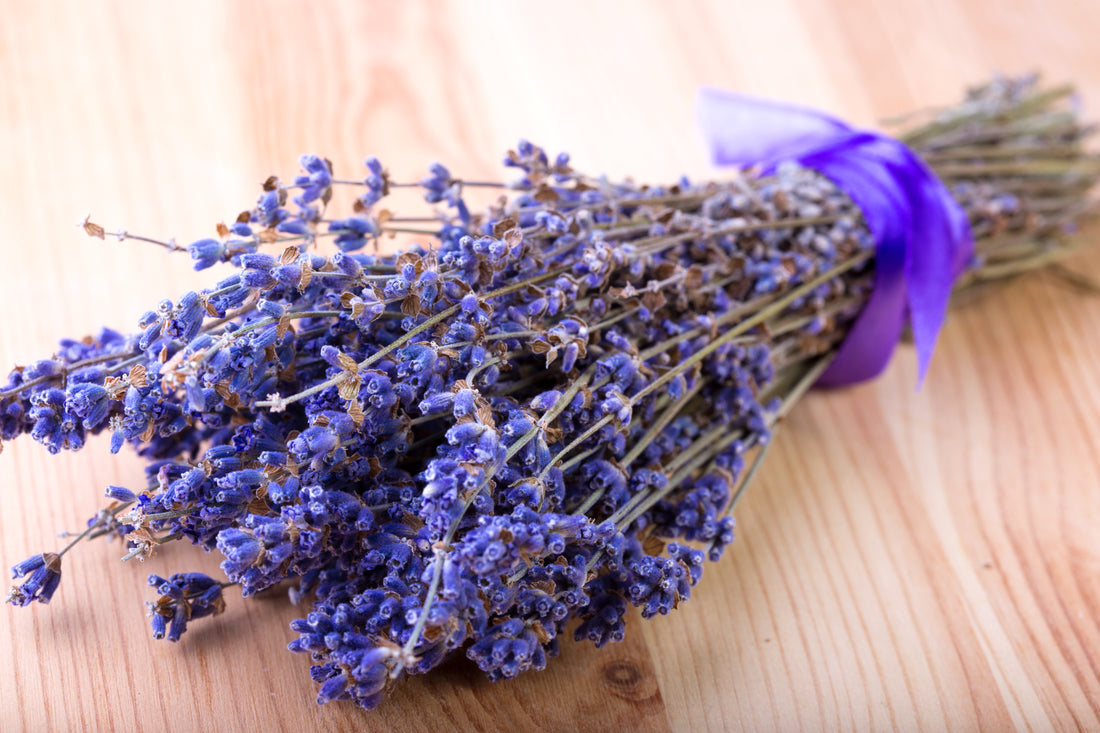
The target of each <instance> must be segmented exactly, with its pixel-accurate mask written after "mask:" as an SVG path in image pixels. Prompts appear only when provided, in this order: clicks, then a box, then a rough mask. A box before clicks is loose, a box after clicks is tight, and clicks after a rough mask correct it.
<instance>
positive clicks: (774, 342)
mask: <svg viewBox="0 0 1100 733" xmlns="http://www.w3.org/2000/svg"><path fill="white" fill-rule="evenodd" d="M1070 95H1071V92H1070V90H1069V89H1065V88H1061V89H1052V90H1043V89H1040V88H1039V86H1038V84H1037V82H1036V80H1035V79H1033V78H1027V79H1018V80H1006V79H999V80H996V81H994V82H992V83H990V84H988V85H986V86H984V87H981V88H979V89H976V90H973V91H971V92H970V93H969V94H968V96H967V98H966V100H965V101H964V102H963V103H961V104H960V105H959V106H957V107H955V108H952V109H948V110H945V111H942V112H940V113H937V114H935V115H934V116H933V117H932V118H931V119H930V120H929V121H926V122H924V123H922V124H919V125H917V126H915V127H913V128H912V129H911V130H910V131H909V132H907V133H904V134H903V135H901V136H900V138H899V139H898V140H893V139H890V138H886V137H885V136H882V135H879V134H877V133H868V132H863V131H857V130H851V129H850V128H848V127H847V126H845V125H843V123H840V122H838V121H836V120H831V119H830V118H827V117H824V116H823V115H820V114H818V113H813V112H809V111H807V110H799V109H796V108H790V107H784V106H780V105H774V104H768V103H763V102H760V101H753V100H747V99H744V98H734V97H730V96H728V95H724V94H721V93H713V92H712V93H709V94H708V96H706V97H704V109H703V111H704V113H705V114H704V117H705V119H706V120H707V121H708V124H709V129H710V131H711V136H712V144H713V147H714V150H715V154H716V158H717V159H718V160H719V162H726V163H735V164H737V165H738V166H739V167H738V169H737V170H735V171H733V172H732V173H731V175H730V177H729V178H728V180H725V181H718V182H708V183H702V184H700V183H693V182H690V181H688V180H681V181H679V182H677V183H675V184H672V185H667V186H649V185H637V184H635V183H633V182H630V181H624V182H613V181H609V180H607V179H605V178H597V177H591V176H587V175H583V174H581V173H579V172H578V171H576V170H574V169H573V167H572V166H571V165H570V161H569V158H568V157H567V156H566V155H564V154H563V155H559V156H557V157H556V158H553V159H551V158H550V157H549V156H548V155H547V154H546V153H545V152H544V151H543V150H542V149H541V148H539V147H537V146H535V145H532V144H530V143H526V142H524V143H521V144H520V145H519V146H518V147H517V148H516V150H514V151H509V152H508V154H507V156H506V158H505V160H504V163H505V165H506V166H508V167H510V168H514V169H516V170H517V171H518V173H519V178H518V180H516V181H514V182H512V183H509V184H502V183H495V182H480V181H468V180H463V179H461V178H457V177H455V176H454V175H452V173H451V172H450V171H449V170H448V169H447V168H445V167H444V166H442V165H439V164H434V165H433V166H431V168H430V173H429V175H428V177H426V178H424V179H423V180H421V181H419V182H416V183H412V182H402V181H401V180H399V179H395V178H394V177H392V176H391V174H390V173H389V172H388V171H387V170H386V169H385V168H384V167H383V166H382V164H381V163H380V162H379V161H378V160H377V159H375V158H373V157H372V158H368V159H367V161H366V169H367V170H366V175H365V176H364V177H363V179H362V180H342V179H338V178H336V177H335V175H334V172H333V170H332V166H331V165H330V164H329V163H328V162H327V161H326V160H325V159H323V158H320V157H317V156H312V155H307V156H303V157H302V159H301V165H302V168H303V171H302V173H301V175H299V176H297V177H296V178H294V179H293V181H282V180H280V179H278V178H275V177H272V178H270V179H268V180H267V181H266V182H265V184H264V186H263V188H264V190H263V193H262V194H261V195H260V197H259V199H258V200H257V203H256V205H255V206H254V207H253V208H251V209H250V210H248V211H245V212H243V213H241V214H240V215H239V216H237V217H236V218H235V220H234V221H233V222H232V223H231V224H228V225H225V224H222V225H219V226H218V231H217V236H216V237H213V238H209V239H202V240H199V241H197V242H193V243H192V244H190V245H189V246H187V247H180V246H177V245H176V244H175V243H174V242H172V241H168V242H157V240H152V239H149V240H148V241H153V242H157V243H159V244H162V245H163V246H165V247H166V248H168V249H172V250H186V251H187V252H189V253H190V256H191V257H192V259H193V260H194V263H195V267H196V268H197V269H205V268H210V267H214V266H215V265H219V266H222V267H223V268H224V267H225V266H224V265H220V263H228V266H229V267H230V268H232V269H231V271H230V272H228V273H227V274H225V276H224V277H223V278H222V279H221V280H220V281H219V282H217V283H216V284H215V285H213V286H212V287H210V288H209V289H206V290H203V291H202V292H189V293H186V294H184V295H183V296H182V297H180V298H178V299H176V300H175V302H173V301H169V300H164V301H161V302H160V303H159V304H158V305H157V306H156V308H155V310H152V311H150V312H149V313H147V314H146V315H145V316H144V317H143V318H142V319H141V321H140V323H139V324H138V326H139V331H138V332H136V333H133V334H130V335H124V334H122V333H120V332H117V331H113V330H110V329H104V330H103V331H102V332H100V333H99V334H98V335H96V336H94V337H87V338H84V339H81V340H66V341H63V342H62V343H61V346H60V349H59V350H58V351H57V353H56V354H54V355H53V356H52V357H50V358H47V359H43V360H40V361H36V362H33V363H30V364H28V365H27V366H25V367H20V368H16V369H15V370H14V371H13V372H12V373H11V374H10V375H9V377H8V380H7V384H6V385H5V386H3V388H2V389H0V440H5V441H7V440H11V439H13V438H15V437H16V436H19V435H22V434H30V435H31V437H32V438H34V439H35V440H36V441H38V442H40V443H43V444H44V445H45V446H46V447H47V449H48V450H50V451H51V452H58V451H60V450H62V449H70V450H77V449H80V448H82V447H83V446H84V444H85V439H86V436H87V435H89V434H95V433H100V432H108V433H109V434H110V436H111V437H110V446H111V450H112V451H119V450H121V449H122V447H123V446H124V445H125V444H130V445H131V446H132V447H133V448H134V449H135V450H136V451H138V453H139V454H140V455H141V456H143V457H144V459H145V460H146V461H147V467H146V472H145V473H146V475H145V477H144V479H143V480H141V481H140V482H138V483H136V484H130V485H129V486H127V487H123V486H110V487H108V488H107V490H106V496H107V499H108V500H109V501H108V502H107V504H106V506H105V507H104V508H103V509H102V510H100V511H99V513H98V514H96V516H94V517H92V518H91V519H90V520H89V521H88V524H87V527H86V529H84V530H83V531H82V532H80V533H78V534H75V536H73V538H72V541H71V542H70V543H69V544H68V545H66V546H65V547H64V548H62V549H61V550H60V551H58V552H48V553H42V554H37V555H33V556H32V557H30V558H29V559H27V560H25V561H23V562H20V563H18V564H16V565H15V566H14V567H13V568H12V571H13V576H14V577H15V578H19V579H21V580H20V582H19V584H18V585H16V586H14V587H13V588H12V589H11V591H10V592H9V594H8V596H7V599H8V601H9V602H10V603H12V604H14V605H26V604H29V603H30V602H32V601H38V602H40V603H48V602H49V601H50V599H51V598H52V597H53V595H54V594H55V592H56V591H57V589H58V585H59V582H60V579H61V568H62V558H63V556H64V555H65V554H66V553H67V552H68V551H70V550H71V549H72V548H73V547H75V546H76V545H78V544H79V543H80V542H82V541H84V540H87V539H91V538H94V537H102V536H107V537H113V536H118V537H120V538H122V539H123V541H124V542H125V544H126V549H127V551H126V554H125V557H124V558H123V559H131V558H139V559H143V558H145V557H148V556H149V555H151V554H152V553H154V552H155V551H156V549H157V548H158V547H159V546H160V545H163V544H165V543H168V542H173V541H177V540H187V541H189V542H191V543H192V544H196V545H199V546H201V547H203V548H204V549H205V550H216V551H218V552H220V553H221V555H222V556H223V558H224V560H223V562H222V564H221V567H222V569H223V571H224V573H225V579H216V578H211V577H208V576H206V575H203V574H198V573H178V574H175V575H172V576H171V577H168V578H162V577H159V576H155V575H153V576H150V577H149V584H150V585H151V586H152V587H153V589H154V592H155V593H156V600H155V601H153V602H151V603H150V604H149V615H150V618H151V622H152V630H153V635H154V636H156V637H157V638H164V637H166V638H168V639H169V640H171V641H178V640H179V639H180V638H181V636H182V634H183V633H184V631H185V630H186V628H187V627H188V624H189V623H190V622H191V621H194V620H196V619H199V618H201V617H203V616H209V615H215V614H218V613H220V612H221V611H222V610H223V609H224V607H225V602H226V601H225V595H226V589H228V588H231V587H234V586H236V587H238V588H239V590H240V593H241V595H242V596H244V597H248V596H251V595H253V594H255V593H259V592H262V591H265V590H268V589H271V588H275V587H279V588H283V589H285V590H286V591H287V592H288V593H289V595H290V598H291V600H292V601H293V602H295V603H301V604H308V606H309V610H308V613H306V615H305V616H304V617H303V618H301V619H299V620H297V621H295V622H294V623H293V625H292V628H293V629H294V631H296V632H297V633H298V634H299V636H298V638H297V639H295V640H294V641H293V642H291V644H290V649H291V650H292V651H296V652H303V653H308V654H310V655H311V658H312V660H313V666H312V667H311V675H312V677H313V679H314V681H315V682H316V683H318V684H319V686H320V690H319V694H318V701H319V702H327V701H330V700H337V699H349V698H350V699H352V700H354V701H355V702H356V703H357V704H359V705H361V706H362V707H365V708H371V707H374V706H375V705H377V704H378V703H379V702H380V701H381V700H382V699H383V697H384V695H385V694H386V692H387V691H388V690H389V689H390V688H391V686H392V685H393V684H395V683H396V682H397V680H399V679H400V678H401V677H402V676H403V675H406V674H420V673H424V672H427V671H429V670H430V669H432V668H433V667H435V666H437V665H439V664H440V663H441V662H442V661H443V660H444V659H446V658H447V657H448V656H449V655H451V654H455V653H464V654H465V655H466V656H467V657H469V658H470V659H472V660H473V661H474V662H476V663H477V665H478V666H479V667H480V668H481V669H482V670H484V671H485V673H486V674H487V675H488V676H489V677H490V678H491V679H494V680H497V679H502V678H510V677H514V676H516V675H518V674H520V673H521V672H524V671H527V670H530V669H541V668H543V667H544V666H545V664H546V660H547V657H548V656H553V655H554V654H555V652H556V651H557V647H558V639H559V637H560V636H561V635H562V634H563V633H566V631H567V628H568V629H569V630H571V631H572V634H573V636H574V637H575V638H577V639H587V640H589V641H592V642H593V643H594V644H596V646H602V645H604V644H606V643H608V642H609V641H618V640H621V639H622V638H623V635H624V633H625V624H624V618H625V616H626V614H627V610H628V608H629V607H630V606H636V607H638V608H640V609H641V614H642V616H643V617H650V616H653V615H655V614H665V613H668V612H669V611H671V610H672V609H673V608H675V607H676V606H677V605H679V603H681V602H682V601H685V600H687V599H688V597H689V595H690V593H691V589H692V587H693V586H694V585H695V584H696V583H698V582H699V580H700V578H701V576H702V573H703V569H704V566H705V563H706V562H708V561H709V562H713V561H717V560H718V559H719V558H720V557H721V555H722V553H723V551H724V549H725V548H726V547H727V546H728V545H729V544H730V543H731V542H732V540H733V530H734V522H733V518H732V516H731V512H732V510H733V509H734V507H735V506H736V503H737V500H738V498H739V497H740V496H741V495H742V493H743V492H744V490H745V488H746V486H747V485H748V484H749V482H750V481H751V479H752V477H753V475H754V474H755V472H756V471H757V470H758V468H759V466H760V465H761V461H762V459H763V458H764V455H765V453H766V451H767V447H768V445H769V443H770V440H771V439H772V436H773V433H774V431H775V428H776V426H777V424H778V422H779V421H780V420H781V419H782V417H783V416H784V415H785V414H787V412H788V411H789V410H790V409H791V408H792V406H793V405H794V404H795V403H796V402H797V400H798V399H799V398H800V397H801V396H802V395H803V394H804V393H805V392H806V390H807V389H808V388H810V387H811V386H813V385H815V384H831V385H837V384H845V383H850V382H853V381H858V380H861V379H866V378H870V377H872V376H874V375H875V374H876V373H877V372H878V371H879V370H881V369H882V368H883V366H884V365H885V363H886V361H887V360H888V359H889V357H890V353H891V351H892V350H893V347H894V344H895V343H896V341H897V340H898V337H899V335H900V332H901V330H902V328H903V326H904V325H905V323H906V322H908V323H909V325H910V328H911V330H912V335H913V338H914V340H915V342H916V344H917V349H918V358H919V359H920V362H921V365H922V371H923V368H924V367H925V366H926V365H927V361H928V359H929V358H930V356H931V350H932V345H933V343H934V340H935V335H936V331H937V329H938V327H939V325H940V322H941V321H942V318H943V314H944V309H945V308H946V304H947V297H948V295H949V294H950V292H951V291H952V289H954V291H955V292H958V291H972V290H974V289H975V288H976V287H977V286H979V285H980V284H982V283H984V282H987V281H990V280H995V279H998V278H1003V277H1007V276H1012V275H1015V274H1018V273H1021V272H1024V271H1027V270H1030V269H1033V268H1037V267H1039V266H1042V265H1045V264H1047V263H1049V262H1051V261H1052V260H1054V259H1055V258H1057V257H1059V256H1061V255H1062V254H1064V253H1065V252H1067V251H1068V250H1069V249H1070V248H1071V247H1072V246H1073V245H1074V242H1073V241H1072V239H1070V238H1069V237H1068V236H1067V235H1069V234H1071V233H1072V232H1073V231H1074V228H1075V226H1076V222H1077V221H1078V220H1079V219H1080V218H1081V216H1082V215H1084V214H1085V213H1087V211H1088V210H1089V207H1090V202H1089V201H1088V200H1087V194H1088V192H1089V189H1090V188H1091V187H1092V185H1093V184H1094V182H1095V180H1096V178H1097V175H1098V173H1100V166H1098V161H1097V159H1096V158H1095V157H1092V156H1090V155H1088V154H1086V153H1085V152H1084V151H1083V149H1082V141H1083V139H1084V137H1085V136H1086V134H1087V132H1088V131H1087V130H1086V129H1085V128H1083V127H1082V126H1081V125H1080V123H1079V122H1078V121H1077V119H1076V116H1075V114H1074V112H1073V109H1072V106H1071V105H1067V104H1066V101H1067V99H1069V98H1070ZM899 140H900V142H899ZM405 188H410V189H418V190H419V191H420V192H422V193H423V198H424V199H425V200H426V201H427V203H428V204H431V205H433V208H432V209H431V210H430V211H429V212H428V213H427V214H424V215H415V216H408V215H404V214H403V213H401V212H399V211H398V210H397V209H396V208H395V207H394V206H393V205H392V204H390V201H391V200H393V198H394V197H395V196H396V195H397V194H399V193H400V192H401V190H402V189H405ZM344 191H350V192H353V194H354V196H355V199H354V203H353V205H352V206H351V210H350V211H349V212H347V215H346V216H343V217H342V218H338V217H337V216H334V215H333V214H332V213H331V212H330V211H329V208H330V204H331V203H332V202H334V201H338V200H339V199H340V198H341V194H342V193H343V192H344ZM479 194H484V196H483V198H484V199H485V201H484V204H483V207H479V206H475V205H474V203H473V199H474V198H476V197H477V196H478V195H479ZM84 228H85V230H86V231H87V232H88V233H89V234H90V235H93V236H97V237H100V238H102V237H105V236H107V235H108V232H106V231H105V230H104V229H103V228H102V227H99V226H98V225H96V224H94V223H92V222H91V221H87V222H85V225H84ZM112 234H115V235H117V236H118V237H119V238H120V239H125V238H130V239H145V238H144V237H136V236H134V235H130V234H128V233H125V232H117V233H112ZM394 234H403V235H408V236H412V237H415V240H414V242H413V244H411V245H410V246H409V247H407V248H406V249H405V250H404V251H403V252H401V253H400V254H396V255H385V254H378V251H379V247H378V244H379V241H380V240H382V239H384V238H386V237H387V236H390V235H394ZM326 252H331V254H326ZM0 447H2V444H0Z"/></svg>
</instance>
